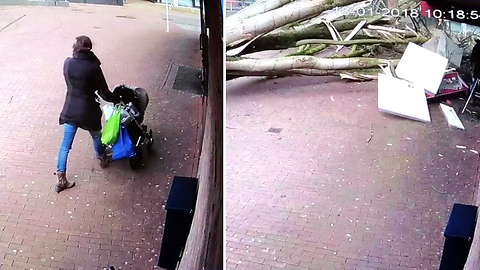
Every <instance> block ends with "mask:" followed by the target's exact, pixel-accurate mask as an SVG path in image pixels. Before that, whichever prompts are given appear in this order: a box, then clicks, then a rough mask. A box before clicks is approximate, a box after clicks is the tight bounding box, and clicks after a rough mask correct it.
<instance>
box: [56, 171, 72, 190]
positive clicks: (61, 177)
mask: <svg viewBox="0 0 480 270" xmlns="http://www.w3.org/2000/svg"><path fill="white" fill-rule="evenodd" d="M55 174H56V175H57V178H58V180H57V184H56V185H55V191H56V192H57V193H59V192H60V191H62V190H64V189H68V188H72V187H73V186H75V182H73V181H68V180H67V175H66V174H65V172H57V173H55Z"/></svg>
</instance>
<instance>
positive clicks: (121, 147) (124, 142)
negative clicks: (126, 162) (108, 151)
mask: <svg viewBox="0 0 480 270" xmlns="http://www.w3.org/2000/svg"><path fill="white" fill-rule="evenodd" d="M133 156H135V149H134V148H133V145H132V140H130V135H128V131H127V128H126V127H120V132H119V133H118V139H117V141H116V142H115V144H114V145H113V147H112V160H119V159H124V158H130V157H133Z"/></svg>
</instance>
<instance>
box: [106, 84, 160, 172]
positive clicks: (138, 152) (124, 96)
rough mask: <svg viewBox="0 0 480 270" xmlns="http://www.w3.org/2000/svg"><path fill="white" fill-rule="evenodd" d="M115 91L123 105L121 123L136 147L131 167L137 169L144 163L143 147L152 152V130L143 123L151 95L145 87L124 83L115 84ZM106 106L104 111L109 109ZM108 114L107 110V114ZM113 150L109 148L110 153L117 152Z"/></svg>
mask: <svg viewBox="0 0 480 270" xmlns="http://www.w3.org/2000/svg"><path fill="white" fill-rule="evenodd" d="M113 93H115V94H116V95H118V96H120V98H121V102H120V103H119V104H118V105H120V107H121V114H120V125H121V126H124V127H125V128H126V129H127V132H128V135H129V137H130V140H131V141H132V146H133V149H134V155H133V156H131V157H129V158H128V163H129V165H130V168H132V169H133V170H137V169H139V168H140V167H141V165H142V158H143V150H142V147H143V146H146V150H147V151H148V152H151V150H152V147H153V142H154V139H153V133H152V130H151V129H150V130H148V128H147V126H146V125H144V124H142V123H143V120H144V115H145V110H146V109H147V105H148V102H149V97H148V94H147V92H146V91H145V89H143V88H140V87H131V86H126V85H124V84H121V85H117V86H115V88H114V89H113ZM105 106H107V107H108V106H109V105H105ZM105 106H104V107H103V108H104V111H106V109H107V107H105ZM110 108H111V106H110ZM107 114H108V113H107V112H105V115H107ZM113 151H114V150H113V149H112V148H111V147H109V148H108V152H109V154H115V153H114V152H113Z"/></svg>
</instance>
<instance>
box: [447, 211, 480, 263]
mask: <svg viewBox="0 0 480 270" xmlns="http://www.w3.org/2000/svg"><path fill="white" fill-rule="evenodd" d="M476 223H477V207H476V206H473V205H464V204H458V203H456V204H454V205H453V209H452V213H451V214H450V218H449V220H448V223H447V227H446V228H445V232H444V236H445V245H444V247H443V254H442V261H441V263H440V270H463V267H464V265H465V263H466V262H467V257H468V253H469V251H470V246H471V245H472V239H473V234H474V231H475V225H476Z"/></svg>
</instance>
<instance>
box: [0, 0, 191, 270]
mask: <svg viewBox="0 0 480 270" xmlns="http://www.w3.org/2000/svg"><path fill="white" fill-rule="evenodd" d="M130 2H131V1H129V3H130ZM160 8H161V7H160V6H157V5H154V4H149V3H148V2H144V3H134V4H131V5H127V6H124V7H113V6H87V5H76V4H71V7H70V8H46V7H13V6H8V7H0V29H1V28H2V27H3V26H5V25H7V24H8V23H9V22H11V21H13V20H15V19H16V18H18V17H20V16H22V15H25V14H26V16H25V17H23V18H22V19H20V20H19V21H18V22H16V23H14V24H12V25H11V26H10V27H8V28H6V29H5V30H3V31H0V91H1V94H2V97H1V98H0V108H1V113H0V123H2V128H1V129H0V269H2V270H7V269H37V270H40V269H104V268H105V267H107V266H108V265H109V264H110V265H114V266H115V267H116V268H117V269H152V268H154V265H156V263H157V260H158V252H159V248H160V243H161V238H162V231H163V227H162V225H163V222H164V218H165V210H164V209H163V204H164V202H165V199H166V197H167V194H168V190H169V188H170V180H171V179H172V177H173V176H174V175H184V176H193V175H196V172H195V170H196V168H195V166H194V165H195V161H196V159H197V158H198V157H197V149H196V148H197V144H196V142H195V141H196V139H197V135H198V134H197V124H198V121H199V115H198V108H199V106H200V100H199V99H198V98H192V96H191V95H190V94H185V93H181V92H178V91H174V90H169V89H162V85H163V82H164V77H165V73H166V71H167V68H168V66H169V65H170V62H171V61H175V62H177V63H180V64H184V65H193V66H199V65H200V58H199V53H198V42H197V37H198V34H197V33H195V32H186V31H184V30H181V29H180V28H178V27H176V26H175V25H174V24H172V25H171V26H170V27H171V32H170V33H165V22H164V21H163V20H162V19H161V16H160V12H161V11H159V10H160ZM116 16H128V17H129V18H122V17H116ZM81 34H86V35H89V36H91V38H92V39H93V41H94V51H95V52H96V53H97V54H98V56H99V57H100V59H101V60H102V62H103V64H102V67H103V70H104V73H105V76H106V78H107V81H108V83H109V85H110V86H111V87H113V86H114V85H115V84H117V83H126V84H131V85H137V86H142V87H144V88H146V89H147V91H149V93H150V95H151V98H150V100H151V103H150V106H149V108H148V109H147V114H146V121H145V123H146V124H147V125H149V126H150V127H151V128H152V129H153V130H154V133H155V137H156V139H157V142H156V145H155V147H156V151H155V153H154V154H153V155H152V156H149V157H147V158H146V159H145V161H146V164H145V169H144V170H141V171H139V172H138V173H134V172H132V171H131V170H130V168H129V167H128V165H127V163H126V161H120V162H116V163H114V164H113V166H112V167H111V168H108V169H106V170H104V171H103V170H101V169H100V168H99V166H98V164H97V162H96V160H95V159H94V158H93V148H92V143H91V141H90V140H91V139H90V138H89V135H88V133H87V132H79V133H78V134H77V138H76V140H75V142H74V145H73V149H72V151H71V155H70V160H69V163H68V177H69V178H70V179H73V180H75V181H76V182H77V186H76V187H75V188H73V189H71V190H68V191H64V192H62V193H60V194H58V195H57V194H56V193H55V192H54V191H53V184H54V179H55V178H54V176H53V172H54V171H55V166H56V157H57V151H58V147H59V144H60V141H61V136H62V132H61V130H62V129H61V127H60V126H58V125H57V123H58V115H59V112H60V110H61V108H62V106H63V101H64V91H65V85H64V79H63V76H62V65H63V61H64V59H65V57H67V56H69V55H70V54H71V45H72V44H73V41H74V37H75V36H78V35H81Z"/></svg>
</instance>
